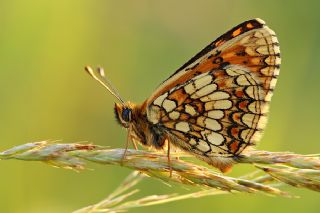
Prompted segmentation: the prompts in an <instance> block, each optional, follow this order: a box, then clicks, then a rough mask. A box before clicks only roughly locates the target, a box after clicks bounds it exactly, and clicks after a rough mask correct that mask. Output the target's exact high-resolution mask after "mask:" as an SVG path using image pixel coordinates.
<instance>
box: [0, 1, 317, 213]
mask: <svg viewBox="0 0 320 213" xmlns="http://www.w3.org/2000/svg"><path fill="white" fill-rule="evenodd" d="M319 9H320V3H319V1H316V0H314V1H309V0H304V1H276V0H269V1H254V0H252V1H249V0H245V1H236V0H233V1H223V0H220V1H216V0H211V1H210V0H207V1H204V0H197V1H183V0H180V1H169V0H162V1H147V0H136V1H117V0H108V1H107V0H106V1H102V0H100V1H99V0H91V1H88V0H69V1H62V0H56V1H42V0H30V1H18V0H7V1H6V0H1V1H0V101H1V102H0V118H1V119H0V141H1V142H0V149H1V150H4V149H6V148H10V147H12V146H15V145H19V144H22V143H26V142H30V141H39V140H43V139H62V140H63V141H65V142H75V141H90V142H93V143H95V144H101V145H109V146H111V147H123V146H124V143H125V137H126V136H125V131H124V130H123V129H121V128H120V127H119V126H118V125H117V124H116V122H115V119H114V115H113V105H114V101H115V99H114V98H113V97H112V96H111V95H110V94H108V93H107V92H106V91H105V90H104V89H103V88H102V87H100V86H98V85H97V83H96V82H94V81H93V80H92V79H90V78H89V76H88V75H87V74H85V73H84V71H83V66H84V65H86V64H90V65H101V66H104V67H105V68H106V71H107V75H108V76H109V78H110V79H111V80H112V82H113V84H114V85H116V87H117V88H118V90H119V91H120V93H121V94H122V96H123V97H124V98H125V99H128V100H132V101H136V102H141V101H143V100H144V99H145V98H147V97H148V96H149V95H150V94H151V93H152V91H153V89H154V88H156V86H157V85H158V84H159V83H160V82H161V81H162V80H164V79H165V78H166V77H168V76H169V75H170V74H171V73H172V72H173V71H174V70H175V69H176V68H178V67H179V66H180V65H182V64H183V63H184V62H185V61H186V60H188V59H189V58H190V57H191V56H193V55H194V54H195V53H196V52H197V51H198V50H200V49H202V48H203V47H204V46H205V45H206V44H207V43H209V42H210V41H212V40H213V39H215V38H216V37H218V36H219V35H220V34H222V33H224V32H225V31H227V30H228V29H230V28H231V27H233V26H234V25H236V24H238V23H240V22H242V21H245V20H247V19H251V18H255V17H260V18H261V19H264V20H265V21H266V22H267V24H268V25H269V26H270V28H272V29H273V30H274V31H275V32H276V33H277V35H278V38H279V41H280V45H281V53H282V67H281V74H280V77H279V81H278V84H277V87H276V90H275V95H274V96H273V100H272V104H271V114H270V119H269V123H268V125H267V129H266V132H265V135H264V137H263V139H262V141H261V143H260V145H259V148H260V149H266V150H270V151H280V150H281V151H286V150H290V151H294V152H298V153H315V152H318V153H319V152H320V140H319V137H318V133H319V120H320V112H319V107H320V106H319V104H320V95H319V89H320V83H319V82H320V42H319V38H320V25H319V22H320V13H319ZM91 168H94V171H85V172H81V173H75V172H72V171H68V170H63V169H55V168H52V167H49V166H46V165H44V164H41V163H37V162H24V161H14V160H11V161H2V162H0V212H27V213H29V212H30V213H31V212H32V213H37V212H41V213H42V212H46V213H47V212H48V213H50V212H70V211H72V210H75V209H77V208H80V207H83V206H86V205H89V204H92V203H95V202H97V201H99V200H100V199H102V198H104V197H106V195H107V194H108V193H110V192H111V191H112V189H114V188H115V187H116V186H117V184H118V183H119V182H120V180H121V179H123V178H124V177H125V176H126V175H127V174H128V173H129V172H130V171H129V170H127V169H125V168H118V167H112V166H95V165H91ZM245 171H246V168H242V167H241V166H240V167H237V168H235V172H234V173H233V174H241V173H244V172H245ZM231 175H232V174H231ZM139 188H141V189H142V195H143V194H144V195H147V194H161V193H168V192H169V193H170V192H174V191H178V192H181V193H185V192H187V191H186V190H185V189H184V188H182V187H174V188H169V187H166V186H165V185H163V184H162V183H160V182H159V181H156V180H151V179H150V180H147V181H145V182H143V183H142V184H141V185H140V186H139ZM285 189H286V190H289V191H290V192H292V193H295V194H297V195H300V196H301V198H300V199H287V198H279V197H268V196H264V195H248V194H234V195H223V196H213V197H206V198H202V199H192V200H185V201H180V202H176V203H170V204H166V205H161V206H153V207H145V208H140V209H134V210H132V212H150V211H152V212H153V213H158V212H159V213H160V212H168V211H170V212H203V213H205V212H239V213H240V212H261V213H262V212H281V213H284V212H319V207H320V203H319V202H320V194H319V193H316V192H311V191H307V190H302V189H301V190H298V189H292V188H290V187H285Z"/></svg>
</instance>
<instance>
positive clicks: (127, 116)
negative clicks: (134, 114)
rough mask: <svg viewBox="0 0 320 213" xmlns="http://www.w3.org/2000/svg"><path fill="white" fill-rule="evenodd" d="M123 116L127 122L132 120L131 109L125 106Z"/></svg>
mask: <svg viewBox="0 0 320 213" xmlns="http://www.w3.org/2000/svg"><path fill="white" fill-rule="evenodd" d="M121 116H122V120H124V121H125V122H129V121H130V120H131V109H129V108H124V109H123V111H122V115H121Z"/></svg>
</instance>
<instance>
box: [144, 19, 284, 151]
mask: <svg viewBox="0 0 320 213" xmlns="http://www.w3.org/2000/svg"><path fill="white" fill-rule="evenodd" d="M279 66H280V50H279V44H278V41H277V38H276V37H275V34H274V32H273V31H272V30H270V29H269V28H268V27H267V26H265V25H264V22H263V21H261V20H259V19H254V20H250V21H247V22H244V23H242V24H240V25H238V26H236V27H235V28H233V29H232V30H230V31H228V32H227V33H226V34H224V35H222V36H221V37H219V38H218V39H217V40H216V41H214V42H213V43H211V44H209V45H208V46H207V47H206V48H205V49H203V50H202V51H201V52H200V53H198V54H197V55H196V56H195V57H193V58H192V59H191V60H189V61H188V62H187V63H186V64H184V65H183V66H182V67H181V68H179V69H178V70H177V71H176V72H175V73H174V74H173V75H172V76H171V77H170V78H168V79H167V80H166V81H164V82H163V83H162V84H161V85H160V87H159V88H158V89H157V90H156V91H155V93H154V94H153V95H152V96H151V97H150V98H149V99H148V100H147V101H146V103H147V104H146V109H145V110H146V113H147V119H148V120H149V122H150V123H152V124H153V125H161V127H162V128H164V129H165V130H166V131H167V132H170V134H172V135H173V136H174V137H176V138H178V139H179V140H180V141H183V142H185V143H186V144H185V146H187V147H188V149H190V150H194V152H196V153H197V154H204V155H206V156H219V157H221V156H222V157H229V156H234V155H237V154H239V153H241V152H242V151H243V150H244V149H245V148H246V147H247V146H248V145H252V144H254V143H255V142H256V141H258V139H259V136H260V135H261V131H262V129H263V128H264V126H265V123H266V113H267V111H268V105H269V104H268V102H269V101H270V99H271V96H272V91H273V89H274V86H275V82H276V78H277V76H278V74H279Z"/></svg>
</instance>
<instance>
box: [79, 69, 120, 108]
mask: <svg viewBox="0 0 320 213" xmlns="http://www.w3.org/2000/svg"><path fill="white" fill-rule="evenodd" d="M85 70H86V71H87V73H88V74H89V75H90V76H91V77H92V78H93V79H95V80H97V81H98V82H99V83H100V84H101V85H102V86H104V87H105V88H106V89H107V90H108V91H109V92H110V93H111V94H112V95H113V96H114V97H116V98H117V99H118V100H119V101H120V102H121V103H122V104H124V101H123V99H122V98H121V97H120V95H119V93H118V92H117V90H116V89H115V88H114V87H113V86H112V84H111V82H110V81H109V80H108V79H107V77H106V75H105V73H104V70H103V68H101V67H98V68H97V70H93V69H92V68H91V67H90V66H86V67H85Z"/></svg>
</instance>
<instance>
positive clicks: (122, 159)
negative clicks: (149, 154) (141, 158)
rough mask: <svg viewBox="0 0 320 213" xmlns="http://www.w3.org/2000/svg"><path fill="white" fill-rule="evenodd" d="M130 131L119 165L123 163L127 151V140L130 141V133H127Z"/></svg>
mask: <svg viewBox="0 0 320 213" xmlns="http://www.w3.org/2000/svg"><path fill="white" fill-rule="evenodd" d="M129 132H130V131H128V134H127V141H126V147H125V149H124V152H123V155H122V158H121V165H123V161H124V160H125V159H126V154H127V151H128V148H129V141H130V134H129Z"/></svg>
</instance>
